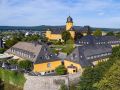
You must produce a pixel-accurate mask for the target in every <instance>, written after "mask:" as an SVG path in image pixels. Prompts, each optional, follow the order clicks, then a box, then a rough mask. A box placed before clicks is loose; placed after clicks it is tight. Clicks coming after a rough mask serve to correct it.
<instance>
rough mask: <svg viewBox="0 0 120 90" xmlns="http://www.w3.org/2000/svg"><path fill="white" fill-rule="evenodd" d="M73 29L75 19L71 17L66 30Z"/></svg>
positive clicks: (68, 19)
mask: <svg viewBox="0 0 120 90" xmlns="http://www.w3.org/2000/svg"><path fill="white" fill-rule="evenodd" d="M72 27H73V19H72V18H71V17H70V16H69V17H68V18H67V22H66V30H70V29H71V28H72Z"/></svg>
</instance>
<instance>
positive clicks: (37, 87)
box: [24, 73, 81, 90]
mask: <svg viewBox="0 0 120 90" xmlns="http://www.w3.org/2000/svg"><path fill="white" fill-rule="evenodd" d="M80 75H81V74H80V73H76V74H71V75H62V76H28V75H25V77H26V79H27V80H26V83H25V85H24V90H59V88H60V84H61V83H63V82H64V83H65V84H66V85H68V81H69V83H77V82H78V81H79V77H80ZM68 77H69V78H68Z"/></svg>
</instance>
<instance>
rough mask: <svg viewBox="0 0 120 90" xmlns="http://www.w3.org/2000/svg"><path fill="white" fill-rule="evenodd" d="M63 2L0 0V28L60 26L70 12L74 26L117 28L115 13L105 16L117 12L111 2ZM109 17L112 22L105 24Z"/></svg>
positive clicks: (81, 0)
mask: <svg viewBox="0 0 120 90" xmlns="http://www.w3.org/2000/svg"><path fill="white" fill-rule="evenodd" d="M64 1H67V0H0V25H32V26H33V25H43V24H47V25H63V24H65V21H66V17H67V16H68V13H69V9H70V11H71V15H72V16H73V17H74V18H73V19H74V22H75V25H86V24H88V25H93V26H95V25H96V26H106V27H107V26H109V27H112V26H113V27H116V26H118V25H117V24H115V23H118V22H119V21H118V20H116V19H115V17H116V14H109V11H110V12H112V11H117V10H119V9H120V4H119V3H115V2H113V1H112V0H75V1H76V2H75V3H74V0H69V1H68V2H64ZM96 13H97V15H96ZM118 14H120V13H118ZM93 15H94V16H93ZM99 16H101V18H104V20H103V21H102V19H101V18H100V17H99ZM106 16H108V17H106ZM110 18H113V19H114V20H113V19H112V20H113V21H114V23H113V22H112V21H110V22H108V21H109V19H110ZM91 22H92V23H91ZM103 22H104V23H103ZM108 23H109V24H110V25H109V24H108Z"/></svg>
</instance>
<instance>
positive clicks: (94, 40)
mask: <svg viewBox="0 0 120 90" xmlns="http://www.w3.org/2000/svg"><path fill="white" fill-rule="evenodd" d="M90 44H98V45H106V44H108V45H111V46H112V47H115V46H119V44H120V39H119V38H117V37H115V36H99V37H95V36H93V35H87V36H83V37H82V38H80V39H78V40H77V41H76V45H77V46H83V45H90Z"/></svg>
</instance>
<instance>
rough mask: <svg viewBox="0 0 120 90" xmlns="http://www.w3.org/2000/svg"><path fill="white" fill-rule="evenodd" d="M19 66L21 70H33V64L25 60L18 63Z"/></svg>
mask: <svg viewBox="0 0 120 90" xmlns="http://www.w3.org/2000/svg"><path fill="white" fill-rule="evenodd" d="M18 66H19V67H20V68H21V69H31V68H32V62H31V61H29V60H23V61H20V62H19V63H18Z"/></svg>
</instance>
